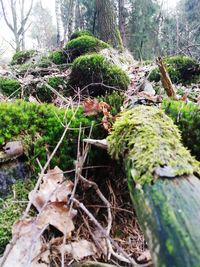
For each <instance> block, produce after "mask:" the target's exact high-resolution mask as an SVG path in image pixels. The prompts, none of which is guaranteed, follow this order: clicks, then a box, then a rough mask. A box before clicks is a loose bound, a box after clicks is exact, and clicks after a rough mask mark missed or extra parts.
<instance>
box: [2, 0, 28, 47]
mask: <svg viewBox="0 0 200 267" xmlns="http://www.w3.org/2000/svg"><path fill="white" fill-rule="evenodd" d="M0 3H1V8H2V13H3V18H4V20H5V22H6V25H7V26H8V28H9V29H10V30H11V32H12V34H13V35H14V43H15V45H14V46H13V45H12V46H13V48H14V49H15V50H16V51H20V50H24V49H25V32H26V31H27V29H28V28H29V26H30V25H29V24H28V21H29V18H30V14H31V10H32V7H33V0H30V1H29V0H0Z"/></svg>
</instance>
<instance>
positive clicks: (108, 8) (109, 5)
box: [96, 0, 122, 48]
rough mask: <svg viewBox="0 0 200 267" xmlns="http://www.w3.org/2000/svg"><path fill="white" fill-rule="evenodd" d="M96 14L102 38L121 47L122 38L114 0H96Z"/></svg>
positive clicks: (114, 45)
mask: <svg viewBox="0 0 200 267" xmlns="http://www.w3.org/2000/svg"><path fill="white" fill-rule="evenodd" d="M96 14H97V28H98V32H99V37H100V39H101V40H102V41H104V42H106V43H109V44H111V45H112V46H113V47H117V48H121V47H122V40H121V36H120V32H119V29H118V27H117V21H116V14H115V10H114V3H113V2H112V0H96Z"/></svg>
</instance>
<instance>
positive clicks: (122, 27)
mask: <svg viewBox="0 0 200 267" xmlns="http://www.w3.org/2000/svg"><path fill="white" fill-rule="evenodd" d="M118 9H119V31H120V34H121V38H122V42H123V45H124V47H126V14H125V6H124V0H118Z"/></svg>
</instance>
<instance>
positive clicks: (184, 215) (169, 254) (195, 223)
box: [108, 106, 200, 267]
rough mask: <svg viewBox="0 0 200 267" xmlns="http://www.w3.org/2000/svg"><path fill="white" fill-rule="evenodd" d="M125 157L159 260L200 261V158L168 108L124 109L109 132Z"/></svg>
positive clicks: (117, 153) (167, 265) (178, 266)
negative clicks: (186, 144) (188, 145)
mask: <svg viewBox="0 0 200 267" xmlns="http://www.w3.org/2000/svg"><path fill="white" fill-rule="evenodd" d="M108 142H109V152H110V154H111V155H112V156H114V157H115V158H117V159H118V158H120V157H121V158H123V159H124V163H125V169H126V173H127V178H128V185H129V191H130V195H131V199H132V201H133V204H134V208H135V210H136V213H137V216H138V219H139V222H140V225H141V228H142V230H143V231H144V234H145V237H146V240H147V243H148V246H149V249H150V251H151V255H152V260H153V263H154V265H155V266H159V267H160V266H162V267H182V266H184V267H193V266H194V267H198V266H200V231H199V224H200V181H199V179H198V178H197V177H198V174H199V162H197V161H196V160H195V159H194V158H193V157H192V156H191V155H190V153H189V151H188V150H187V149H186V148H184V147H183V145H182V144H181V138H180V134H179V131H178V128H177V127H176V126H175V125H174V124H173V122H172V120H171V119H170V118H169V117H167V116H166V115H165V114H164V112H163V111H161V110H159V109H158V108H155V107H147V106H138V107H135V108H133V109H131V110H129V111H126V112H123V113H122V114H121V116H120V117H119V118H118V119H117V121H116V122H115V124H114V127H113V131H112V133H111V135H110V136H109V138H108Z"/></svg>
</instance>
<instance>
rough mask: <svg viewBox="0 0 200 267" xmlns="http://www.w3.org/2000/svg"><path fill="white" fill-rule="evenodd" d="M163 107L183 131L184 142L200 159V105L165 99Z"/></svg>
mask: <svg viewBox="0 0 200 267" xmlns="http://www.w3.org/2000/svg"><path fill="white" fill-rule="evenodd" d="M162 108H163V109H164V111H165V112H166V114H167V115H168V116H170V117H171V118H172V119H173V121H174V123H175V124H176V125H177V126H178V128H179V129H180V131H181V136H182V140H183V144H184V145H185V146H186V147H188V148H189V149H190V151H191V153H192V154H193V155H195V156H196V158H197V159H198V160H200V107H199V105H197V104H194V103H192V102H189V103H185V102H183V101H167V100H166V101H164V102H163V104H162Z"/></svg>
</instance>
